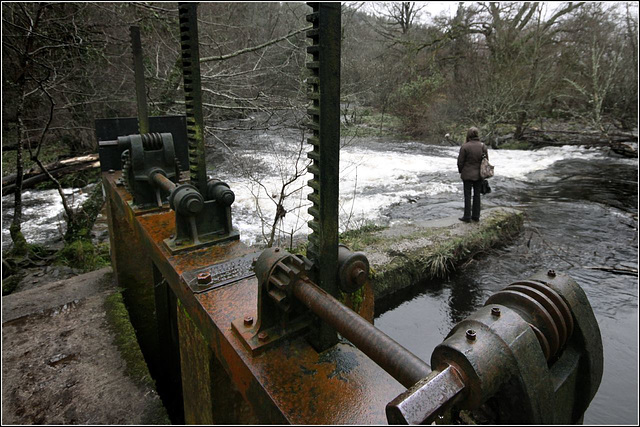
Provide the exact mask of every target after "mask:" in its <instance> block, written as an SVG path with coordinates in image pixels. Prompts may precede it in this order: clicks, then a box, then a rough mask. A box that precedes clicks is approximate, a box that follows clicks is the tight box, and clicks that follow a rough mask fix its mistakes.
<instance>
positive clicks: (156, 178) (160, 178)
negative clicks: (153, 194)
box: [153, 173, 176, 193]
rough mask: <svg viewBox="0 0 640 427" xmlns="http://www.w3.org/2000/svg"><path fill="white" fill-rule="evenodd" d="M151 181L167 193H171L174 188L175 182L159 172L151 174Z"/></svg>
mask: <svg viewBox="0 0 640 427" xmlns="http://www.w3.org/2000/svg"><path fill="white" fill-rule="evenodd" d="M153 182H154V183H155V184H156V185H157V186H158V187H160V189H161V190H164V191H166V192H167V193H171V192H172V191H173V190H174V189H175V188H176V184H174V183H173V182H172V181H171V180H170V179H169V178H167V177H166V176H164V175H162V174H161V173H156V174H154V175H153Z"/></svg>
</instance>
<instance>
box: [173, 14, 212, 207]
mask: <svg viewBox="0 0 640 427" xmlns="http://www.w3.org/2000/svg"><path fill="white" fill-rule="evenodd" d="M197 10H198V4H197V3H178V13H179V19H180V45H181V50H182V73H183V77H184V98H185V106H186V115H187V139H188V140H189V176H190V178H191V184H192V185H194V186H195V187H196V188H197V189H198V190H200V194H206V193H207V164H206V162H205V157H204V113H203V110H202V87H201V84H200V48H199V43H198V13H197Z"/></svg>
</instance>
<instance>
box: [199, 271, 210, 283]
mask: <svg viewBox="0 0 640 427" xmlns="http://www.w3.org/2000/svg"><path fill="white" fill-rule="evenodd" d="M207 283H211V273H209V272H208V271H205V272H204V273H200V274H198V284H199V285H206V284H207Z"/></svg>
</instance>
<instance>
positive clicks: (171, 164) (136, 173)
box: [100, 133, 180, 208]
mask: <svg viewBox="0 0 640 427" xmlns="http://www.w3.org/2000/svg"><path fill="white" fill-rule="evenodd" d="M109 144H113V142H112V141H103V142H100V145H101V146H106V145H109ZM117 145H118V146H119V149H120V150H121V151H122V178H123V181H124V186H125V188H126V189H127V190H128V191H129V192H130V193H131V195H132V196H133V204H134V205H136V206H138V207H140V208H145V207H150V206H151V207H152V206H157V207H162V204H163V203H164V202H166V197H165V198H163V197H162V195H161V193H160V188H158V187H157V186H156V185H155V184H154V182H153V180H152V176H153V175H155V174H157V173H161V174H162V175H164V176H165V177H167V178H168V179H169V180H171V181H173V182H178V180H179V178H180V169H179V166H178V162H177V159H176V153H175V148H174V146H173V137H172V136H171V134H170V133H162V134H160V133H148V134H142V135H129V136H121V137H119V138H118V140H117Z"/></svg>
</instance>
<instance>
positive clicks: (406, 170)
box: [226, 142, 603, 244]
mask: <svg viewBox="0 0 640 427" xmlns="http://www.w3.org/2000/svg"><path fill="white" fill-rule="evenodd" d="M279 144H280V145H283V144H284V143H282V142H280V143H279ZM410 144H411V143H410ZM413 145H414V146H415V147H416V152H413V153H408V152H406V144H405V145H404V146H403V145H402V144H387V145H386V147H387V149H384V150H380V149H377V148H378V147H376V149H371V148H367V147H358V146H348V147H345V148H343V149H342V150H341V153H340V197H339V204H340V207H339V217H340V224H339V226H340V231H344V230H345V229H352V228H356V227H357V226H359V225H362V224H364V223H367V222H372V223H375V222H379V221H380V220H381V217H380V215H381V212H382V211H383V210H384V209H386V208H388V207H389V206H391V205H393V204H395V203H401V202H407V201H410V200H411V199H417V198H425V197H432V196H434V195H446V194H450V195H451V198H452V199H458V198H460V197H461V194H460V193H461V191H462V183H461V181H460V179H459V175H458V171H457V156H458V151H459V147H439V146H424V145H421V144H415V143H413ZM276 148H277V147H276ZM280 148H281V149H280V150H278V149H276V150H268V151H267V152H265V153H263V154H262V155H261V157H260V160H261V162H263V163H264V164H265V165H268V167H270V168H272V169H273V170H287V169H288V170H291V169H293V165H294V164H295V159H296V156H293V157H284V156H282V154H280V155H277V156H276V155H274V154H273V152H274V151H277V152H282V151H286V149H285V148H284V147H280ZM292 151H295V150H292ZM489 152H490V153H489V157H490V161H491V163H492V164H493V165H494V166H495V168H496V174H497V175H499V176H500V177H502V178H507V179H514V180H520V181H527V180H528V179H530V178H528V175H529V174H530V173H531V172H535V171H539V170H544V169H547V168H549V167H550V166H551V165H552V164H553V163H555V162H557V161H560V160H563V159H571V158H580V159H590V158H597V157H602V156H603V154H602V152H600V151H597V150H587V149H584V148H581V147H574V146H565V147H553V148H546V149H541V150H537V151H522V150H489ZM238 154H240V155H243V154H244V155H248V154H249V153H248V152H239V153H238ZM287 162H288V163H287ZM287 165H288V167H287ZM311 178H312V175H311V174H307V175H305V176H303V177H300V178H298V179H297V180H296V181H295V182H293V183H291V184H290V185H289V188H290V189H291V190H292V191H291V194H290V195H289V197H288V199H285V202H284V207H285V209H286V210H287V215H286V216H285V217H284V219H283V220H282V221H281V222H280V223H279V225H278V229H279V233H278V234H279V235H280V237H281V238H282V239H283V240H284V241H288V238H289V237H288V236H290V234H291V233H292V232H293V233H294V234H297V233H302V234H307V233H308V232H309V229H308V228H307V226H306V222H307V221H308V220H309V219H310V216H309V215H308V213H307V209H308V207H309V206H310V205H311V203H310V202H309V201H308V200H307V195H308V194H309V192H310V191H311V190H310V188H309V187H308V186H306V182H307V181H308V180H309V179H311ZM226 180H227V182H228V183H229V184H230V185H231V188H232V189H233V190H234V192H235V193H236V202H235V203H234V206H233V214H234V216H233V220H234V225H235V226H236V227H237V228H238V229H239V231H240V235H241V239H242V240H243V241H244V242H245V243H247V244H255V243H261V241H262V234H263V225H264V229H265V230H269V229H270V226H271V225H272V222H273V218H274V216H275V209H276V202H275V200H276V198H275V197H271V198H270V197H269V195H271V196H275V195H278V194H279V193H280V190H281V187H282V183H283V182H286V180H283V179H282V177H281V176H276V175H272V176H267V177H265V178H264V179H262V180H261V181H260V184H258V183H257V182H255V181H252V180H250V179H247V178H242V177H237V178H227V179H226ZM293 190H295V191H293ZM260 216H262V218H264V219H266V221H265V222H264V224H263V223H262V222H261V221H260V220H256V218H260Z"/></svg>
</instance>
